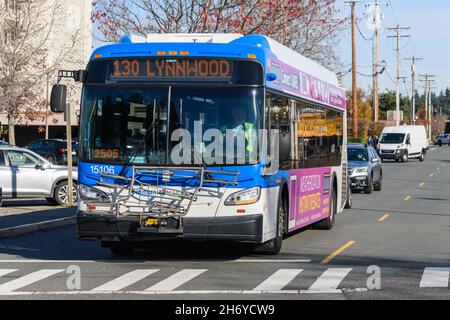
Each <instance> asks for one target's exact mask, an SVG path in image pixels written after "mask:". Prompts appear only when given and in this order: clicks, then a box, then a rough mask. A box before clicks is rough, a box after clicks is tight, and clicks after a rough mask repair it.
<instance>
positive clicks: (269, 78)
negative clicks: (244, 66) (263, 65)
mask: <svg viewBox="0 0 450 320" xmlns="http://www.w3.org/2000/svg"><path fill="white" fill-rule="evenodd" d="M266 80H267V81H269V82H272V81H275V80H277V74H276V73H273V72H267V73H266Z"/></svg>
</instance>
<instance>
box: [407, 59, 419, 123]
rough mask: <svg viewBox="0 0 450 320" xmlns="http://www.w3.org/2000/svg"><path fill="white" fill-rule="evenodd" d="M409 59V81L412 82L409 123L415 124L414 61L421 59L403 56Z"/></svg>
mask: <svg viewBox="0 0 450 320" xmlns="http://www.w3.org/2000/svg"><path fill="white" fill-rule="evenodd" d="M405 60H411V82H412V97H411V123H412V124H416V61H419V60H423V58H417V57H415V56H413V57H411V58H405Z"/></svg>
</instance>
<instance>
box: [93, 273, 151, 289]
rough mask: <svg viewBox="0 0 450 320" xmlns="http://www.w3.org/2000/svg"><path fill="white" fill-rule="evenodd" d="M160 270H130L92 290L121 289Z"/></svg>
mask: <svg viewBox="0 0 450 320" xmlns="http://www.w3.org/2000/svg"><path fill="white" fill-rule="evenodd" d="M157 271H159V269H137V270H133V271H131V272H128V273H126V274H124V275H122V276H120V277H118V278H116V279H114V280H112V281H109V282H107V283H105V284H103V285H101V286H100V287H97V288H95V289H92V291H119V290H121V289H123V288H126V287H128V286H131V285H132V284H134V283H136V282H138V281H140V280H142V279H144V278H145V277H148V276H149V275H151V274H153V273H155V272H157Z"/></svg>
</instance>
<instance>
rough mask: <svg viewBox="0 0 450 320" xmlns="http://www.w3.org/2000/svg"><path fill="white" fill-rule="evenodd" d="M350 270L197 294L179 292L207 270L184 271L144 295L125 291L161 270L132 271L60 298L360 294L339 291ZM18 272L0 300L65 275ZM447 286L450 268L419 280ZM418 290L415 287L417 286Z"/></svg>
mask: <svg viewBox="0 0 450 320" xmlns="http://www.w3.org/2000/svg"><path fill="white" fill-rule="evenodd" d="M352 270H353V268H328V269H326V270H325V271H324V272H323V273H322V274H321V275H320V276H318V277H317V279H315V282H314V283H313V284H312V285H311V286H310V287H309V288H308V289H300V288H291V289H289V290H287V289H286V290H285V289H284V288H286V286H288V285H289V283H291V282H292V281H293V280H294V279H295V278H296V277H297V276H298V275H299V274H300V273H302V272H303V271H304V269H278V270H276V271H275V272H274V273H272V274H271V275H270V276H268V277H267V278H265V279H264V278H262V279H261V281H262V282H261V283H260V284H259V285H258V286H257V287H256V288H254V289H244V288H240V289H239V288H234V289H233V288H230V289H226V290H209V289H208V288H207V286H206V287H203V288H199V290H192V289H188V288H186V290H185V289H183V288H182V289H181V290H179V288H180V287H181V286H183V285H184V284H186V283H187V282H189V281H191V280H192V279H194V278H196V277H198V276H200V275H201V274H203V273H204V272H206V271H208V270H207V269H183V270H181V271H178V272H176V273H175V274H172V275H170V276H168V277H167V278H165V279H163V280H161V281H159V282H158V283H156V284H155V285H153V286H152V287H150V288H148V289H146V290H144V291H129V289H127V287H129V286H131V285H133V284H135V283H138V282H139V281H141V280H143V279H145V278H146V277H148V276H150V275H152V274H154V273H156V272H158V271H160V269H135V270H132V271H130V272H128V273H125V274H123V275H121V276H119V277H117V278H115V279H113V280H111V281H109V282H106V283H104V284H102V285H100V286H98V287H96V288H95V289H92V290H89V291H71V290H68V291H63V292H62V294H74V295H75V294H92V293H96V294H97V293H99V294H115V293H117V294H142V295H146V294H157V295H164V294H173V295H181V294H207V293H211V294H212V293H217V294H267V293H274V294H339V293H343V292H363V291H367V288H356V289H355V288H353V289H352V288H341V287H340V286H341V284H342V281H343V280H344V279H345V278H346V277H347V276H348V274H349V273H350V272H351V271H352ZM17 271H20V269H0V280H2V282H4V281H7V282H4V283H0V297H1V296H10V295H34V294H37V295H51V294H52V292H43V291H42V292H41V291H37V292H27V291H24V290H19V289H22V288H25V287H27V286H30V285H32V284H34V283H37V282H38V281H41V280H44V279H47V278H49V279H48V281H53V279H51V278H50V277H51V276H53V275H55V274H58V273H61V272H64V269H43V270H39V271H35V272H32V273H30V274H27V275H23V276H19V277H18V278H15V279H13V280H9V279H7V280H5V279H4V278H2V277H4V276H5V275H9V274H12V273H14V272H17ZM449 283H450V267H426V268H425V269H424V270H423V274H422V277H421V280H420V285H419V287H420V288H448V286H449ZM416 286H417V284H416Z"/></svg>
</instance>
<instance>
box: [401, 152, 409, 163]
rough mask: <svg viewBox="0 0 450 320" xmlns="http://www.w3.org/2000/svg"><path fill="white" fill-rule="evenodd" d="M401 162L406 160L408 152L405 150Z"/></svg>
mask: <svg viewBox="0 0 450 320" xmlns="http://www.w3.org/2000/svg"><path fill="white" fill-rule="evenodd" d="M402 162H408V153H407V152H405V153H404V154H403V155H402Z"/></svg>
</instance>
